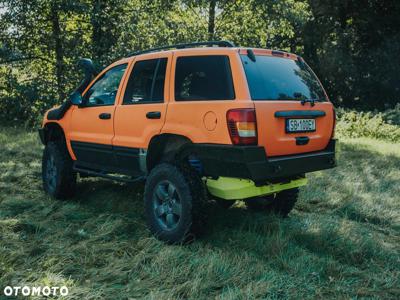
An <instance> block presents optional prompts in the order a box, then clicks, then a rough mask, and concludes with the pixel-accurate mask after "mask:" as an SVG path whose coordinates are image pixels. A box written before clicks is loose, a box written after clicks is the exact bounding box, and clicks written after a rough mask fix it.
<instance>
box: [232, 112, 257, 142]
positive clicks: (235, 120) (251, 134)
mask: <svg viewBox="0 0 400 300" xmlns="http://www.w3.org/2000/svg"><path fill="white" fill-rule="evenodd" d="M226 119H227V122H228V129H229V135H230V137H231V140H232V144H234V145H257V121H256V112H255V110H254V109H252V108H243V109H231V110H229V111H228V112H227V114H226Z"/></svg>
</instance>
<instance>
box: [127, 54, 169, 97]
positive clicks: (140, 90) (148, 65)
mask: <svg viewBox="0 0 400 300" xmlns="http://www.w3.org/2000/svg"><path fill="white" fill-rule="evenodd" d="M166 67H167V59H166V58H160V59H149V60H142V61H138V62H136V63H135V65H134V66H133V70H132V73H131V76H130V77H129V80H128V85H127V87H126V91H125V96H124V102H123V103H124V104H135V103H153V102H163V100H164V81H165V70H166Z"/></svg>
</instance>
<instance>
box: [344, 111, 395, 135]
mask: <svg viewBox="0 0 400 300" xmlns="http://www.w3.org/2000/svg"><path fill="white" fill-rule="evenodd" d="M398 110H399V106H397V107H396V109H393V110H389V111H387V112H384V113H372V112H357V111H350V110H344V109H339V110H337V124H336V135H337V136H338V137H350V138H359V137H369V138H375V139H383V140H388V141H393V142H400V126H399V125H395V124H390V123H388V122H391V120H397V121H398V120H399V113H398ZM396 113H397V114H396ZM385 120H388V122H387V121H385ZM393 123H394V122H393Z"/></svg>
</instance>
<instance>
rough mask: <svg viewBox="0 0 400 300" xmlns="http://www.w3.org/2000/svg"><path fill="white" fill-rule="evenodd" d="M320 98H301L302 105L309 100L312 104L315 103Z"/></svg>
mask: <svg viewBox="0 0 400 300" xmlns="http://www.w3.org/2000/svg"><path fill="white" fill-rule="evenodd" d="M318 101H319V99H301V101H300V103H301V105H304V104H306V103H307V102H308V103H310V104H311V106H314V105H315V102H318Z"/></svg>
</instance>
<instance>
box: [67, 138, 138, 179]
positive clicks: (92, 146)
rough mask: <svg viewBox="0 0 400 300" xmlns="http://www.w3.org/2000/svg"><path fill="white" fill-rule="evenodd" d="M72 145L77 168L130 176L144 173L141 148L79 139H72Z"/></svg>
mask: <svg viewBox="0 0 400 300" xmlns="http://www.w3.org/2000/svg"><path fill="white" fill-rule="evenodd" d="M71 147H72V151H73V152H74V154H75V156H76V158H77V160H76V161H75V163H74V166H75V167H76V168H84V169H89V170H92V171H94V172H100V171H101V172H106V173H119V174H124V175H129V176H141V175H143V172H142V171H141V169H140V164H139V153H140V149H139V148H130V147H121V146H112V145H105V144H97V143H88V142H78V141H71Z"/></svg>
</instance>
